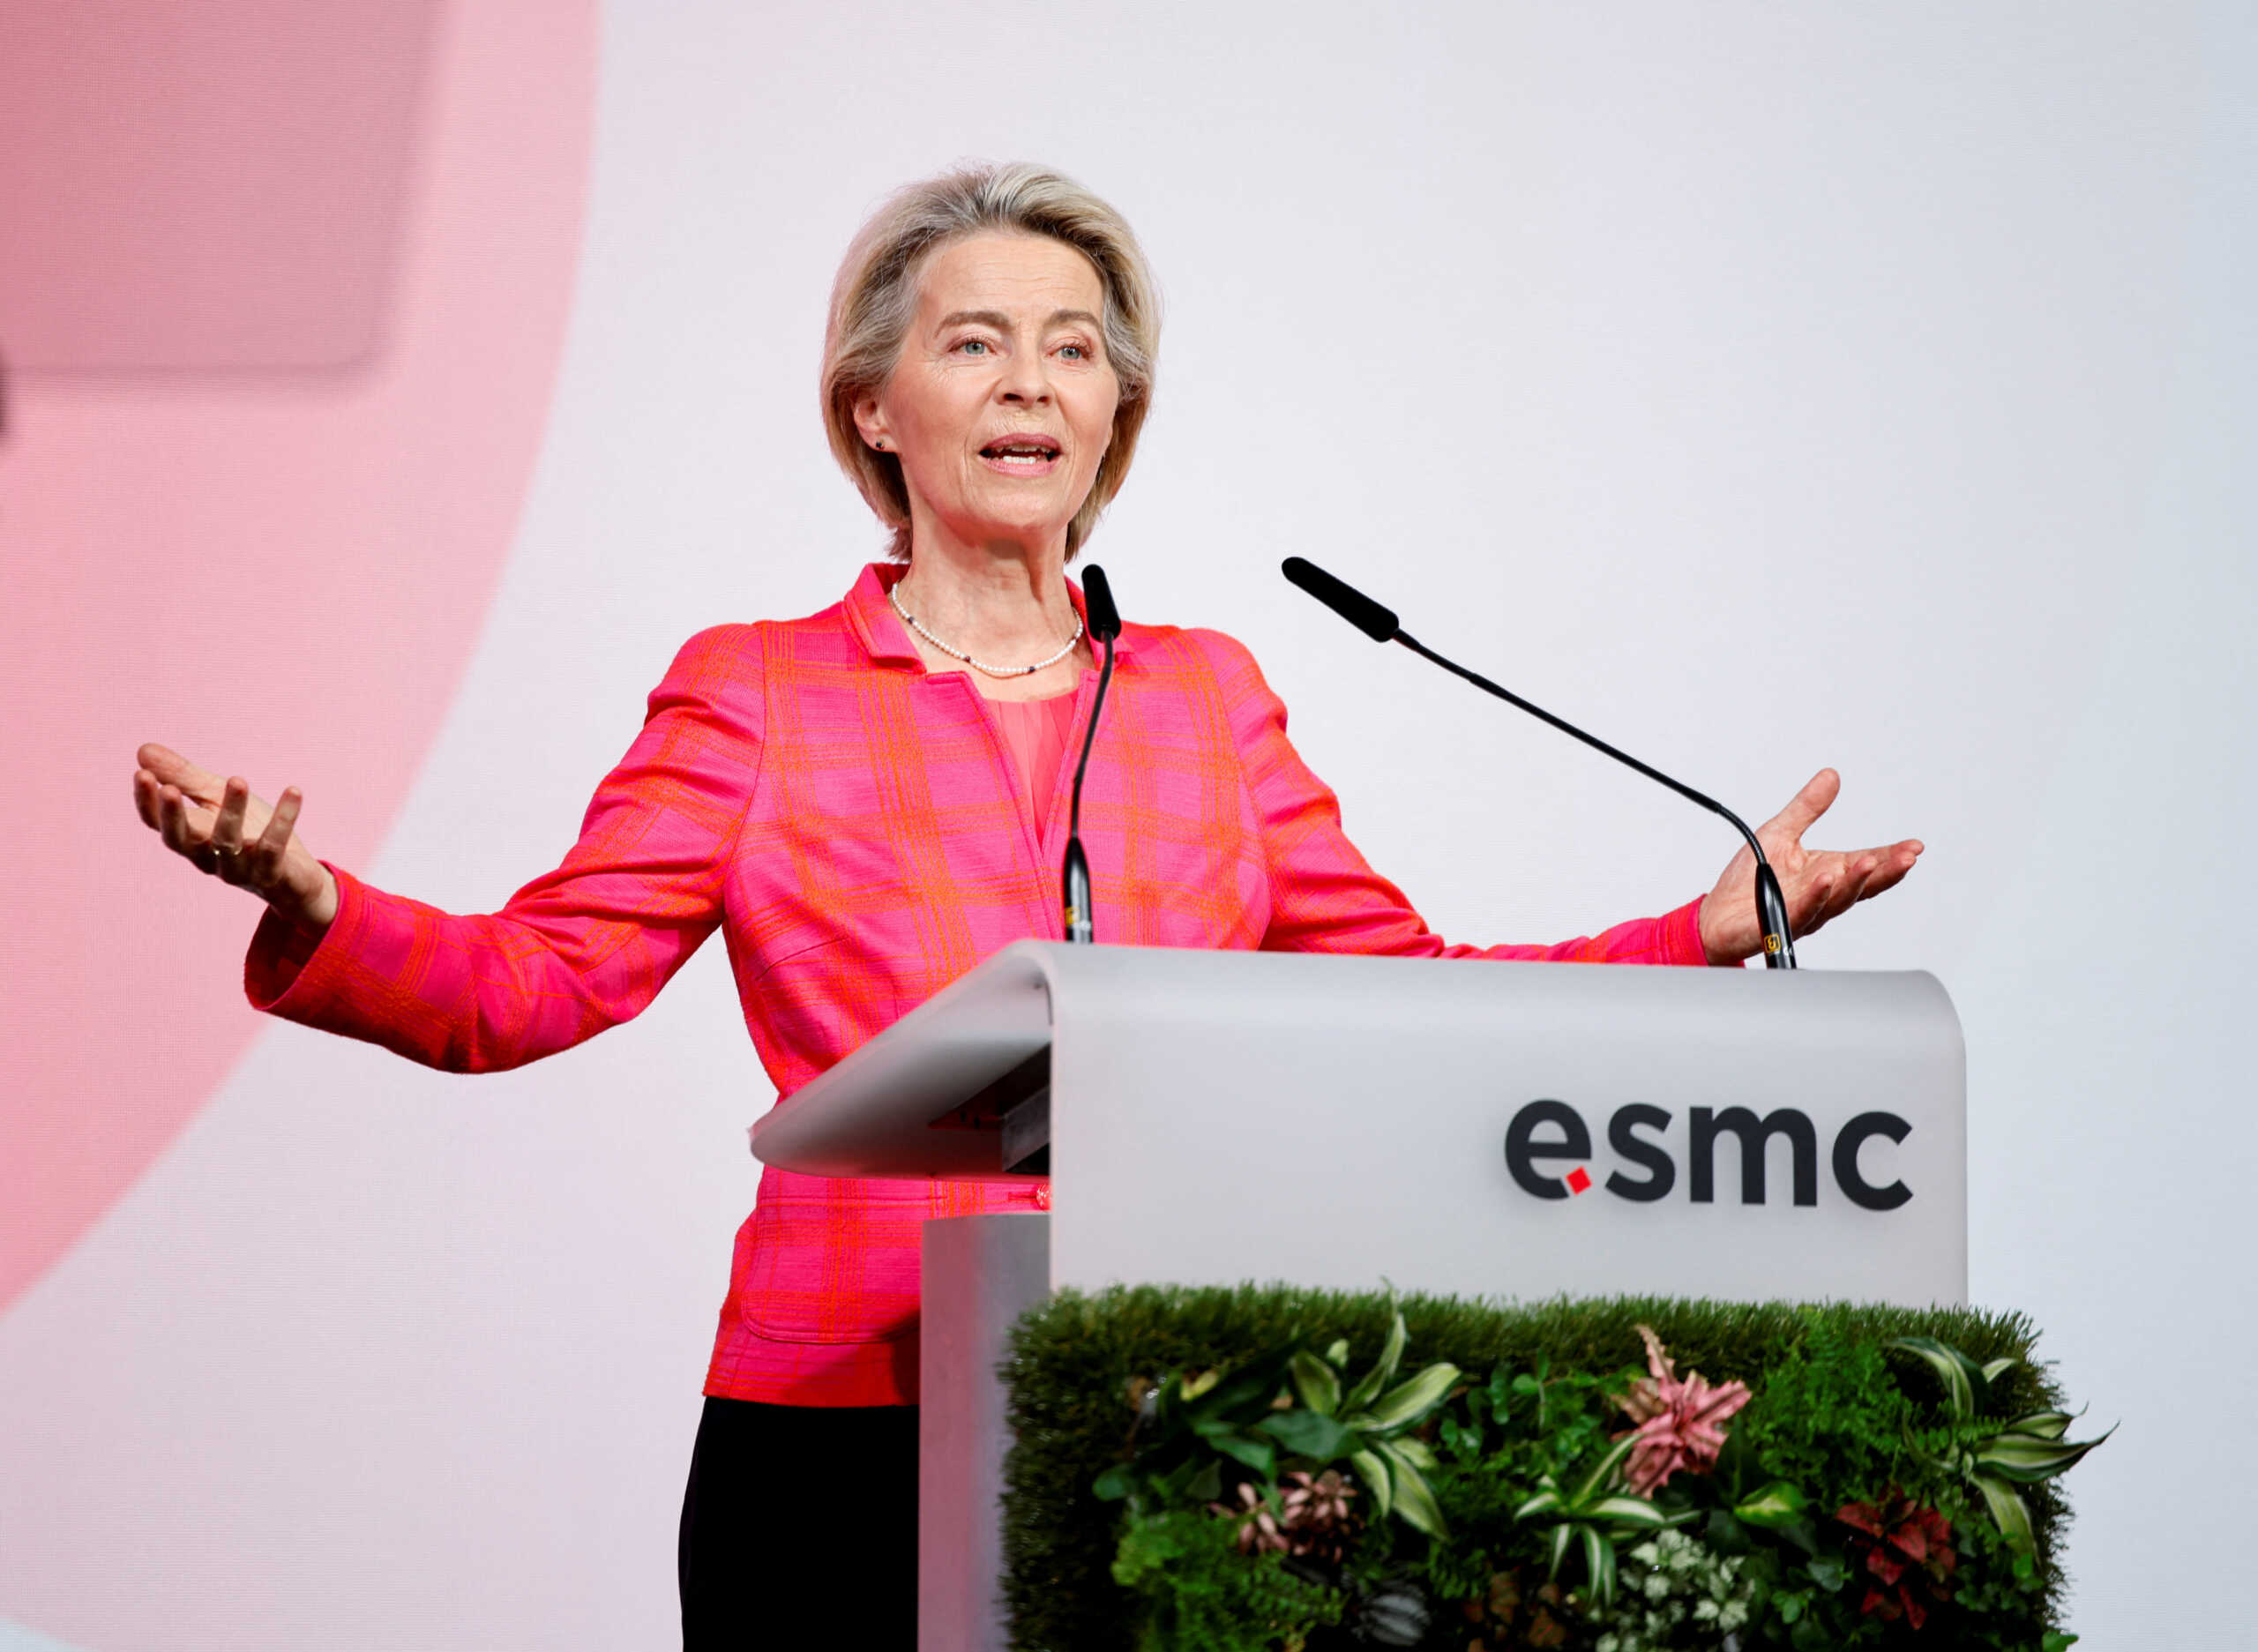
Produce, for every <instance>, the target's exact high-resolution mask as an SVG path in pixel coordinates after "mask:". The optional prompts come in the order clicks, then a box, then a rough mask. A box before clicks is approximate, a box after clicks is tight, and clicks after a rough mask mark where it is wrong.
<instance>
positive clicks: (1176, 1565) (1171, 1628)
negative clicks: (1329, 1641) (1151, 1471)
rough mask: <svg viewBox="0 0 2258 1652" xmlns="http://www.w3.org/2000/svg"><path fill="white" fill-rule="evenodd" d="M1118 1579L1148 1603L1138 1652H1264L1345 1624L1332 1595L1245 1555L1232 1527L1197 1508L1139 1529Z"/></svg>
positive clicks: (1117, 1567)
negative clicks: (1329, 1626) (1317, 1630)
mask: <svg viewBox="0 0 2258 1652" xmlns="http://www.w3.org/2000/svg"><path fill="white" fill-rule="evenodd" d="M1113 1580H1114V1581H1115V1582H1117V1583H1118V1584H1120V1585H1121V1586H1122V1587H1123V1588H1127V1589H1133V1590H1134V1591H1135V1592H1136V1593H1138V1594H1139V1595H1141V1596H1144V1597H1145V1600H1146V1603H1147V1611H1146V1613H1145V1619H1144V1626H1143V1631H1142V1633H1141V1634H1140V1637H1139V1639H1138V1642H1137V1644H1138V1647H1139V1648H1140V1652H1162V1649H1163V1648H1166V1649H1167V1652H1265V1648H1269V1647H1271V1646H1275V1645H1276V1644H1277V1643H1278V1642H1280V1641H1285V1642H1288V1643H1290V1644H1291V1643H1297V1642H1299V1641H1301V1640H1302V1639H1303V1637H1305V1635H1307V1634H1308V1633H1309V1632H1310V1631H1311V1630H1312V1629H1314V1628H1316V1627H1318V1626H1320V1625H1322V1624H1329V1623H1335V1622H1338V1621H1339V1619H1340V1617H1341V1597H1340V1596H1339V1595H1338V1594H1337V1593H1335V1591H1334V1590H1332V1589H1329V1588H1326V1587H1325V1586H1324V1585H1323V1584H1320V1583H1315V1582H1312V1581H1309V1580H1308V1579H1306V1578H1304V1577H1300V1576H1298V1575H1297V1574H1294V1573H1293V1572H1290V1571H1289V1570H1288V1569H1287V1568H1286V1566H1285V1564H1284V1561H1283V1559H1282V1557H1280V1556H1278V1555H1276V1554H1260V1555H1253V1556H1248V1555H1245V1554H1242V1553H1241V1552H1240V1551H1239V1548H1238V1544H1237V1541H1236V1539H1235V1537H1234V1536H1233V1533H1232V1528H1231V1525H1230V1522H1229V1521H1219V1520H1216V1519H1214V1518H1213V1517H1211V1516H1209V1515H1208V1514H1203V1513H1201V1512H1200V1511H1197V1510H1193V1509H1174V1510H1170V1511H1169V1512H1168V1513H1166V1514H1157V1515H1155V1516H1154V1517H1152V1518H1151V1519H1149V1520H1144V1521H1137V1522H1135V1523H1134V1524H1133V1526H1132V1527H1131V1529H1130V1530H1129V1532H1128V1534H1127V1535H1126V1536H1125V1538H1124V1539H1123V1541H1122V1544H1121V1548H1120V1551H1119V1553H1118V1556H1117V1557H1116V1559H1115V1560H1114V1562H1113Z"/></svg>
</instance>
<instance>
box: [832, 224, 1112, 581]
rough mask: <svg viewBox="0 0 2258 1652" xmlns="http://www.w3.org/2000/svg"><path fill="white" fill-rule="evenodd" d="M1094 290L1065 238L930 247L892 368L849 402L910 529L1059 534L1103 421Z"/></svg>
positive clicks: (1094, 276) (1107, 373) (957, 534)
mask: <svg viewBox="0 0 2258 1652" xmlns="http://www.w3.org/2000/svg"><path fill="white" fill-rule="evenodd" d="M1104 303H1105V291H1104V288H1103V284H1102V283H1101V282H1100V281H1099V279H1098V273H1097V270H1096V269H1095V266H1094V265H1091V263H1090V261H1089V260H1088V258H1084V257H1083V256H1082V255H1081V254H1080V252H1077V251H1076V250H1074V249H1073V248H1072V247H1070V246H1067V245H1065V243H1062V242H1058V241H1053V240H1051V239H1050V238H1049V237H1048V236H1044V235H1013V234H1003V233H998V232H993V231H983V232H982V233H980V234H977V235H968V236H966V237H964V238H963V239H962V240H961V241H954V242H951V243H949V244H948V245H946V246H945V247H942V248H940V249H939V250H938V251H936V252H934V253H932V254H931V255H930V256H929V257H928V258H927V259H926V261H925V266H924V270H923V276H922V279H921V280H919V283H918V289H917V310H916V317H915V318H913V319H912V321H911V322H910V325H909V331H908V334H907V336H906V337H905V338H904V339H903V340H902V345H901V359H900V360H899V361H897V362H896V363H895V364H894V369H893V377H892V378H891V379H889V380H888V381H887V383H886V387H885V388H884V389H883V390H881V391H880V392H879V393H878V394H877V395H875V396H870V397H865V398H864V400H863V401H862V402H861V403H860V404H859V405H857V407H856V409H855V421H856V424H857V426H859V427H860V429H861V430H862V434H863V439H864V441H867V442H871V443H874V444H875V443H883V445H885V446H886V448H888V449H890V450H891V451H892V452H894V453H896V454H898V455H899V456H900V458H901V470H902V476H903V478H904V480H905V481H906V482H907V483H908V490H909V498H910V521H911V528H912V532H913V534H930V533H931V531H932V529H933V528H934V527H939V528H941V529H942V530H944V531H946V532H947V533H948V534H951V535H952V536H953V537H954V538H955V539H957V540H959V541H960V542H963V543H965V544H968V545H980V544H994V543H998V542H1009V543H1016V544H1021V545H1032V546H1047V545H1049V544H1051V543H1054V542H1056V543H1063V542H1064V540H1065V532H1066V525H1067V524H1068V523H1069V522H1071V521H1072V520H1073V517H1074V512H1076V511H1078V510H1080V508H1081V505H1082V501H1083V499H1084V498H1086V497H1088V494H1089V490H1090V484H1091V482H1094V481H1095V479H1096V477H1097V468H1098V461H1099V460H1103V458H1104V457H1105V449H1106V445H1107V443H1108V442H1109V441H1110V439H1111V437H1112V434H1113V411H1114V407H1115V406H1116V405H1117V404H1118V402H1119V400H1120V399H1121V385H1120V381H1119V379H1118V378H1117V377H1115V376H1114V371H1113V364H1112V363H1110V362H1109V361H1108V360H1107V359H1106V355H1105V338H1104V333H1103V329H1102V327H1101V325H1100V322H1099V318H1100V317H1101V315H1102V314H1103V309H1104Z"/></svg>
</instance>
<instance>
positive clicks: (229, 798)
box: [133, 744, 337, 930]
mask: <svg viewBox="0 0 2258 1652" xmlns="http://www.w3.org/2000/svg"><path fill="white" fill-rule="evenodd" d="M137 756H138V761H139V764H140V766H139V767H138V768H137V769H135V770H134V771H133V806H134V807H135V809H137V810H138V811H140V815H141V823H142V824H143V825H144V826H147V827H148V828H149V829H150V830H151V831H153V832H154V833H157V835H158V836H160V837H161V838H162V839H163V840H164V841H165V847H166V848H168V849H170V850H172V851H173V853H174V854H176V855H178V856H181V858H182V859H183V860H185V861H187V862H188V863H190V864H191V865H192V866H194V867H196V868H197V869H198V871H203V872H206V873H207V874H209V875H210V876H212V877H214V878H219V879H220V880H221V882H222V883H229V884H233V885H235V886H236V887H237V888H239V889H248V890H250V892H251V893H253V894H255V895H257V896H258V898H259V899H260V900H262V901H265V902H266V904H267V905H269V906H271V907H273V908H274V909H275V910H276V911H277V912H279V913H280V914H281V915H282V916H285V917H287V918H289V919H290V920H292V921H293V922H294V923H303V924H304V925H306V926H308V927H309V928H311V929H317V930H320V929H326V928H327V927H328V926H329V921H330V919H332V918H333V917H335V916H337V879H336V878H333V876H331V874H330V871H329V868H328V867H326V866H325V865H323V864H322V863H320V862H319V861H318V860H316V859H315V858H314V854H313V851H312V850H311V849H310V848H307V847H306V846H305V844H304V843H303V841H301V840H300V839H299V837H298V835H297V833H296V832H295V830H294V828H295V826H296V825H297V822H298V808H299V805H300V804H302V803H303V801H304V800H303V797H302V796H300V794H299V791H298V789H297V788H296V787H295V786H291V787H288V788H286V789H284V790H283V793H282V796H281V798H280V801H279V802H277V803H275V804H273V805H272V806H271V807H270V806H269V805H268V804H265V803H262V802H261V801H260V800H259V799H258V798H256V797H254V796H251V795H250V781H246V780H243V778H241V777H240V776H231V777H229V778H228V779H226V780H222V779H221V777H220V776H219V775H217V774H213V773H212V772H211V771H210V770H209V769H204V768H198V766H196V765H195V764H193V763H191V762H190V761H189V760H188V759H186V758H184V757H183V756H182V755H181V754H180V753H179V752H177V751H174V750H172V749H171V748H170V747H169V746H161V745H156V744H150V745H145V746H143V747H142V748H141V750H140V751H139V752H138V754H137Z"/></svg>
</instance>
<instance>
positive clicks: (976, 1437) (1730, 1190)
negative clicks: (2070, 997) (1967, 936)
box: [751, 941, 1968, 1652]
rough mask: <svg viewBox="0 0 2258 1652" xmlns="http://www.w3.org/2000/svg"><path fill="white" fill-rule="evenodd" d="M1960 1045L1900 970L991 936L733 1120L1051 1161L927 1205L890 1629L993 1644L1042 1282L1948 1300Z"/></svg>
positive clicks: (1956, 1213) (822, 1163)
mask: <svg viewBox="0 0 2258 1652" xmlns="http://www.w3.org/2000/svg"><path fill="white" fill-rule="evenodd" d="M1965 1066H1966V1063H1965V1058H1964V1055H1963V1048H1962V1044H1961V1037H1960V1024H1959V1021H1958V1020H1957V1019H1956V1018H1955V1016H1954V1014H1953V1012H1952V1005H1951V1003H1950V1002H1949V1001H1948V999H1947V998H1946V997H1945V994H1944V990H1943V989H1942V988H1941V987H1940V986H1939V985H1938V984H1937V983H1936V981H1935V980H1934V979H1933V977H1931V976H1925V975H1842V974H1829V973H1825V972H1821V971H1816V970H1800V971H1793V972H1789V971H1782V970H1765V971H1757V970H1747V971H1742V970H1704V969H1667V968H1626V967H1606V966H1598V965H1589V964H1505V963H1490V962H1486V961H1478V960H1444V961H1406V960H1402V959H1381V958H1327V957H1312V956H1308V955H1297V954H1279V953H1200V952H1171V951H1161V950H1156V949H1149V948H1141V947H1122V946H1063V945H1060V944H1058V943H1056V942H1043V941H1022V942H1021V943H1019V944H1018V945H1016V946H1011V947H1008V948H1006V950H1005V951H1003V952H1001V953H998V954H997V955H996V956H995V957H993V958H991V959H990V960H988V961H987V962H985V963H984V964H983V965H982V966H981V967H980V968H977V969H976V970H974V971H973V972H972V973H971V974H970V975H968V976H965V977H964V978H963V979H962V980H961V981H958V982H956V983H953V985H951V986H950V987H949V988H948V989H947V990H946V991H943V992H940V993H938V994H937V995H935V997H934V998H932V999H931V1000H930V1001H929V1002H927V1003H925V1004H923V1005H920V1006H919V1007H918V1008H917V1009H916V1010H914V1011H912V1012H911V1013H909V1014H908V1015H906V1016H904V1017H903V1018H902V1019H901V1020H900V1021H899V1022H897V1023H895V1024H894V1025H893V1027H890V1028H887V1029H886V1031H885V1032H883V1033H881V1034H879V1036H878V1037H876V1038H874V1039H872V1040H871V1042H870V1043H867V1044H865V1045H864V1046H863V1048H862V1049H860V1050H856V1052H855V1054H853V1055H852V1056H850V1057H849V1058H847V1059H846V1060H844V1061H842V1062H841V1063H840V1064H839V1065H837V1066H835V1067H834V1068H832V1069H831V1071H829V1072H828V1073H825V1074H823V1075H822V1076H821V1077H820V1078H819V1079H817V1080H815V1081H814V1082H813V1083H811V1084H810V1085H808V1086H806V1087H805V1088H803V1089H801V1090H800V1091H799V1092H798V1093H796V1095H793V1096H791V1097H790V1098H789V1100H787V1101H785V1102H783V1103H780V1104H779V1105H778V1106H777V1107H776V1108H775V1109H774V1110H773V1111H771V1112H770V1113H769V1114H768V1115H767V1117H766V1118H763V1119H761V1120H760V1122H759V1123H758V1124H757V1125H754V1126H753V1127H752V1132H751V1133H752V1142H753V1151H754V1152H755V1153H757V1154H759V1156H760V1157H761V1158H762V1159H764V1160H766V1162H769V1163H772V1164H777V1165H781V1166H783V1167H784V1168H785V1169H787V1170H803V1171H806V1172H808V1173H810V1174H812V1175H818V1176H934V1177H951V1178H965V1179H976V1180H1006V1179H1011V1178H1012V1177H1015V1176H1020V1175H1026V1174H1030V1173H1035V1172H1036V1171H1041V1170H1047V1171H1049V1172H1050V1173H1051V1176H1052V1183H1051V1200H1050V1207H1051V1214H1050V1216H1049V1217H1047V1218H1045V1217H1042V1216H1037V1215H1006V1216H972V1217H958V1218H954V1219H952V1220H947V1221H937V1222H928V1223H927V1224H926V1230H925V1250H924V1267H925V1275H924V1284H925V1289H924V1304H923V1306H924V1318H925V1327H924V1375H923V1385H924V1386H923V1393H922V1395H921V1399H922V1402H923V1415H922V1417H921V1419H920V1424H919V1432H920V1442H921V1443H920V1451H921V1459H920V1476H921V1497H920V1506H921V1514H920V1534H921V1536H920V1566H919V1582H918V1589H919V1626H918V1637H919V1638H918V1644H919V1647H920V1648H921V1652H1001V1648H1003V1647H1004V1646H1005V1645H1006V1642H1007V1640H1008V1636H1007V1634H1006V1627H1005V1624H1004V1619H1003V1612H1002V1607H1001V1603H1000V1601H999V1598H998V1570H999V1566H1000V1561H1001V1555H1002V1550H1001V1545H1000V1536H999V1534H998V1514H999V1507H998V1496H999V1492H1000V1487H1001V1485H1002V1471H1003V1461H1004V1454H1005V1451H1006V1446H1007V1444H1008V1442H1007V1439H1006V1431H1005V1427H1004V1420H1003V1400H1002V1388H1001V1385H1000V1383H999V1381H998V1378H997V1376H996V1366H997V1362H998V1359H999V1358H1000V1357H1002V1354H1003V1351H1004V1340H1005V1336H1006V1333H1007V1331H1008V1328H1009V1327H1010V1324H1011V1321H1012V1319H1013V1317H1014V1316H1015V1315H1016V1314H1017V1313H1018V1312H1020V1311H1021V1309H1022V1308H1024V1307H1025V1306H1026V1305H1027V1304H1029V1303H1030V1302H1033V1301H1036V1300H1040V1298H1041V1297H1042V1295H1043V1289H1044V1287H1045V1285H1046V1284H1047V1286H1048V1287H1049V1288H1050V1289H1058V1287H1061V1286H1068V1285H1072V1286H1080V1287H1083V1288H1085V1289H1096V1288H1099V1287H1102V1286H1104V1285H1108V1284H1112V1283H1124V1284H1140V1283H1148V1282H1154V1283H1180V1284H1236V1283H1237V1282H1240V1281H1242V1280H1255V1281H1265V1282H1267V1281H1271V1280H1282V1281H1286V1282H1291V1283H1295V1284H1302V1285H1320V1286H1335V1287H1339V1288H1342V1289H1372V1288H1375V1287H1378V1286H1379V1285H1381V1284H1383V1283H1384V1282H1392V1283H1394V1285H1396V1286H1398V1287H1400V1288H1402V1289H1406V1290H1420V1291H1432V1292H1438V1293H1452V1294H1456V1295H1462V1296H1491V1297H1547V1296H1551V1295H1554V1294H1557V1293H1559V1292H1562V1291H1567V1292H1573V1293H1575V1294H1579V1295H1607V1294H1613V1293H1619V1292H1650V1293H1654V1294H1657V1295H1672V1296H1707V1297H1732V1298H1740V1299H1744V1300H1757V1299H1762V1298H1768V1297H1806V1298H1808V1297H1855V1298H1868V1299H1879V1300H1882V1301H1888V1302H1895V1303H1904V1304H1928V1303H1933V1302H1937V1303H1958V1302H1963V1301H1965V1300H1966V1298H1967V1294H1968V1216H1967V1205H1968V1199H1967V1183H1966V1156H1967V1149H1966V1140H1967V1131H1966V1076H1965ZM1046 1238H1047V1240H1048V1244H1047V1245H1045V1243H1044V1240H1045V1239H1046ZM1046 1257H1047V1260H1046ZM1046 1267H1047V1269H1048V1277H1047V1280H1046V1278H1045V1268H1046Z"/></svg>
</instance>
